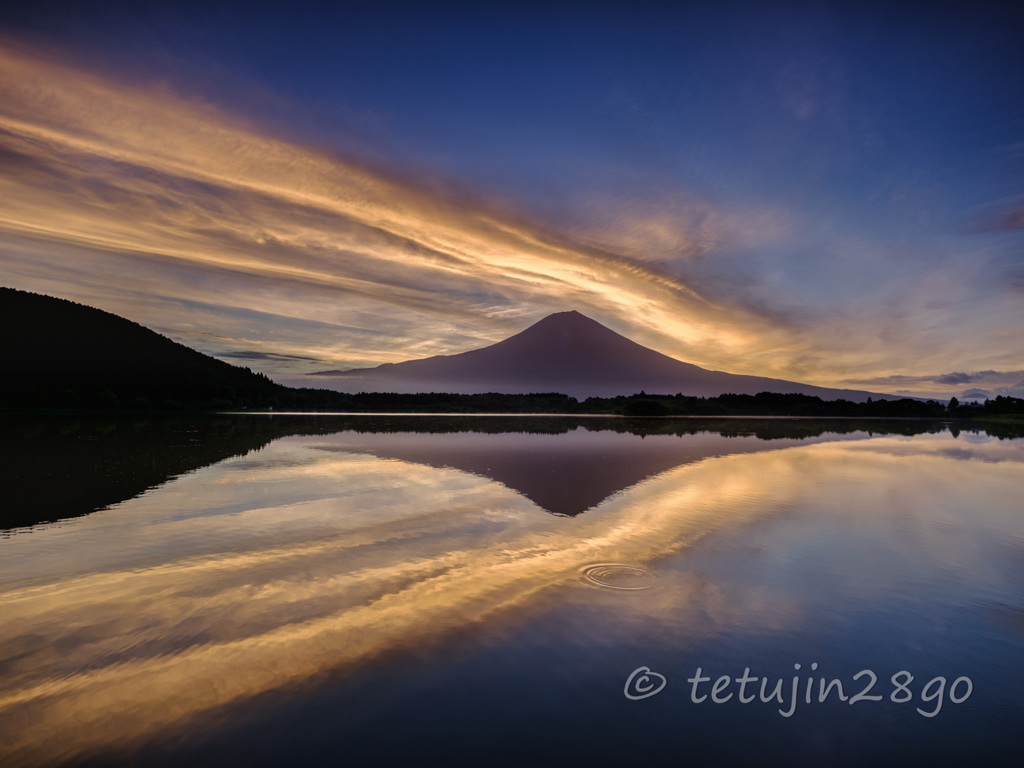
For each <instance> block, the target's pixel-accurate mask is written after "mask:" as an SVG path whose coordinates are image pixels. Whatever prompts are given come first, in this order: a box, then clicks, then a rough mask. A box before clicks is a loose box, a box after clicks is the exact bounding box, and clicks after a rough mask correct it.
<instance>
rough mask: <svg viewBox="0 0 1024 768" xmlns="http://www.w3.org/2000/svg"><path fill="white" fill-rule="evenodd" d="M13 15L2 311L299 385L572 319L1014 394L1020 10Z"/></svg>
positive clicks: (917, 389) (747, 364) (100, 11)
mask: <svg viewBox="0 0 1024 768" xmlns="http://www.w3.org/2000/svg"><path fill="white" fill-rule="evenodd" d="M15 5H16V4H13V3H11V4H5V7H4V8H3V9H2V10H0V201H2V203H0V284H2V285H6V286H10V287H14V288H19V289H22V290H29V291H35V292H39V293H45V294H49V295H53V296H59V297H62V298H67V299H71V300H74V301H78V302H81V303H84V304H88V305H90V306H96V307H99V308H101V309H104V310H107V311H110V312H114V313H115V314H118V315H121V316H124V317H127V318H129V319H132V320H134V321H136V322H139V323H141V324H143V325H145V326H147V327H150V328H153V329H154V330H156V331H158V332H160V333H163V334H164V335H167V336H169V337H171V338H173V339H175V340H176V341H179V342H181V343H184V344H187V345H188V346H190V347H193V348H195V349H199V350H201V351H204V352H207V353H209V354H212V355H214V356H216V357H218V358H220V359H223V360H226V361H228V362H232V363H236V364H240V365H246V366H248V367H250V368H252V369H253V370H258V371H263V372H265V373H267V374H269V375H271V376H272V377H277V378H279V380H282V381H285V380H287V381H288V382H289V383H295V381H296V379H295V377H296V376H297V375H298V374H302V373H306V372H312V371H318V370H325V369H345V368H357V367H367V366H373V365H378V364H381V363H386V362H400V361H402V360H408V359H414V358H422V357H428V356H431V355H437V354H454V353H458V352H463V351H467V350H470V349H475V348H478V347H481V346H485V345H487V344H491V343H494V342H496V341H500V340H501V339H503V338H506V337H508V336H510V335H512V334H513V333H516V332H518V331H520V330H523V329H524V328H526V327H527V326H529V325H530V324H532V323H533V322H536V321H537V320H540V319H541V318H543V317H544V316H546V315H548V314H550V313H552V312H560V311H566V310H570V309H575V310H577V311H579V312H582V313H583V314H585V315H587V316H589V317H592V318H594V319H595V320H598V321H599V322H602V323H604V324H605V325H607V326H608V327H610V328H612V329H614V330H616V331H618V332H619V333H622V334H624V335H626V336H628V337H630V338H632V339H633V340H635V341H637V342H639V343H641V344H644V345H646V346H649V347H651V348H654V349H657V350H658V351H660V352H664V353H665V354H668V355H671V356H673V357H676V358H679V359H681V360H685V361H687V362H690V363H694V364H697V365H700V366H703V367H705V368H710V369H714V370H722V371H728V372H731V373H742V374H753V375H760V376H772V377H777V378H783V379H789V380H794V381H801V382H805V383H809V384H815V385H819V386H834V387H849V388H858V389H869V390H872V391H879V392H889V393H895V394H908V395H913V396H921V397H937V398H943V399H944V398H948V397H951V396H954V395H955V396H957V397H960V398H961V399H965V398H966V399H971V398H985V397H992V396H995V395H999V394H1003V395H1012V396H1016V397H1024V331H1022V329H1024V53H1021V46H1020V38H1019V31H1020V29H1022V28H1024V11H1022V10H1012V9H1009V8H1008V7H1007V6H1005V5H1004V4H986V3H972V4H941V3H928V4H916V3H886V4H872V3H856V4H854V3H829V2H815V3H771V4H765V3H730V2H708V3H704V2H679V3H664V2H647V3H645V2H631V3H626V2H614V3H601V2H590V3H557V2H555V3H543V4H541V3H530V2H519V3H473V4H470V3H451V2H449V3H445V2H428V3H399V2H375V3H348V2H338V3H334V4H332V5H331V6H330V7H326V8H325V7H320V6H318V5H315V4H303V3H301V2H293V3H288V4H273V5H269V4H268V5H260V4H258V3H248V4H234V5H232V4H218V3H211V2H207V3H187V2H177V3H160V2H152V3H145V4H134V3H124V4H119V3H116V2H107V3H96V4H90V3H80V2H79V3H67V2H46V0H41V1H40V2H33V3H28V4H17V5H18V7H14V6H15ZM8 6H9V7H8ZM55 353H57V351H55ZM314 382H315V385H318V386H319V385H322V384H321V383H320V382H317V381H316V380H314Z"/></svg>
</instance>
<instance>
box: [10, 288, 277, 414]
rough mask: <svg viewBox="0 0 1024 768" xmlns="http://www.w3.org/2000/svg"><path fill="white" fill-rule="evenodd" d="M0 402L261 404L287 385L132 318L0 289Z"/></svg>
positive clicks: (103, 404)
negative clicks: (0, 346) (0, 348)
mask: <svg viewBox="0 0 1024 768" xmlns="http://www.w3.org/2000/svg"><path fill="white" fill-rule="evenodd" d="M0 328H3V354H2V356H0V406H6V407H22V406H31V407H40V406H44V407H45V406H63V407H68V406H82V407H140V408H142V407H157V408H162V407H173V408H177V407H201V408H206V407H228V406H236V405H242V404H248V405H263V404H265V402H266V401H267V400H268V398H270V399H272V398H273V397H274V396H275V395H278V394H280V393H281V392H286V391H287V390H286V388H285V387H282V386H281V385H279V384H275V383H274V382H272V381H270V379H269V378H267V377H266V376H264V375H263V374H258V373H253V372H252V371H250V370H249V369H248V368H239V367H237V366H234V365H230V364H228V363H225V362H222V361H220V360H216V359H214V358H212V357H209V356H208V355H204V354H202V353H201V352H197V351H195V350H194V349H189V348H188V347H185V346H183V345H181V344H178V343H177V342H175V341H172V340H171V339H168V338H167V337H165V336H161V335H160V334H158V333H156V332H155V331H151V330H150V329H148V328H145V327H143V326H141V325H139V324H138V323H134V322H132V321H131V320H126V319H124V318H122V317H118V316H117V315H113V314H110V313H109V312H104V311H102V310H99V309H94V308H93V307H86V306H83V305H81V304H76V303H75V302H72V301H66V300H64V299H58V298H54V297H52V296H42V295H40V294H36V293H28V292H26V291H19V290H15V289H13V288H0Z"/></svg>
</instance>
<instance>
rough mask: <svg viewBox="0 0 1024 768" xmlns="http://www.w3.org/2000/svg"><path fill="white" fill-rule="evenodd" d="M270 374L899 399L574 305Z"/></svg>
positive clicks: (599, 390)
mask: <svg viewBox="0 0 1024 768" xmlns="http://www.w3.org/2000/svg"><path fill="white" fill-rule="evenodd" d="M277 380H278V381H280V382H281V383H284V384H288V385H290V386H305V387H310V386H315V387H327V388H329V389H334V390H337V391H339V392H371V391H378V392H400V393H415V392H451V393H458V394H475V393H482V392H502V393H508V394H520V393H530V392H561V393H564V394H567V395H569V396H571V397H575V398H579V399H584V398H587V397H614V396H617V395H630V394H634V393H637V392H649V393H659V394H676V393H681V394H684V395H688V396H694V397H715V396H717V395H721V394H725V393H733V394H749V395H753V394H757V393H758V392H778V393H786V394H788V393H798V394H805V395H813V396H817V397H821V398H823V399H826V400H835V399H839V398H843V399H846V400H851V401H853V402H864V401H865V400H867V398H868V397H871V398H876V399H878V398H881V399H892V400H896V399H899V397H898V396H896V395H886V394H879V393H877V392H865V391H861V390H849V389H830V388H827V387H817V386H813V385H810V384H801V383H799V382H792V381H785V380H782V379H771V378H766V377H761V376H744V375H737V374H731V373H725V372H722V371H709V370H707V369H705V368H700V367H698V366H696V365H692V364H691V363H685V362H683V361H681V360H676V359H675V358H672V357H669V356H667V355H663V354H661V353H660V352H656V351H655V350H653V349H649V348H647V347H644V346H642V345H640V344H637V343H636V342H634V341H631V340H630V339H627V338H626V337H625V336H622V335H620V334H618V333H616V332H615V331H613V330H611V329H610V328H607V327H605V326H603V325H601V324H600V323H598V322H597V321H595V320H592V319H590V318H589V317H586V316H585V315H582V314H580V313H579V312H575V311H570V312H558V313H555V314H552V315H548V316H547V317H545V318H544V319H543V320H540V321H539V322H537V323H535V324H534V325H532V326H530V327H529V328H527V329H526V330H524V331H522V332H520V333H517V334H515V335H514V336H511V337H509V338H507V339H505V340H504V341H500V342H498V343H496V344H492V345H490V346H487V347H483V348H481V349H475V350H471V351H469V352H463V353H461V354H457V355H439V356H436V357H428V358H424V359H422V360H409V361H406V362H403V363H387V364H385V365H381V366H378V367H376V368H360V369H353V370H348V371H320V372H317V373H313V374H308V375H306V376H303V377H278V378H277Z"/></svg>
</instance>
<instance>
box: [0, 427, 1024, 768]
mask: <svg viewBox="0 0 1024 768" xmlns="http://www.w3.org/2000/svg"><path fill="white" fill-rule="evenodd" d="M329 439H330V438H324V437H317V438H288V439H285V440H281V441H278V442H276V443H273V444H272V445H271V446H269V447H268V448H266V449H264V450H263V451H261V452H259V453H257V454H255V455H254V456H251V457H248V458H245V459H237V460H229V461H227V462H223V463H222V464H220V465H216V466H215V467H211V468H208V469H205V470H201V471H199V472H196V473H193V474H191V475H187V476H184V477H181V478H179V479H178V480H176V481H173V482H172V483H169V484H168V485H166V486H164V487H162V488H160V489H158V490H156V491H153V492H150V493H149V494H146V495H144V496H142V497H140V498H138V499H134V500H131V501H128V502H125V503H123V504H121V505H118V506H117V507H115V508H113V509H111V510H108V511H107V512H104V513H99V514H97V515H94V516H92V517H90V518H88V519H86V520H83V521H78V522H77V523H76V524H75V525H73V526H68V527H66V528H57V529H50V530H47V531H40V532H37V533H36V534H35V535H32V536H21V537H16V538H12V539H9V540H5V541H3V542H0V546H2V547H3V548H4V553H3V554H4V557H3V559H2V561H0V562H2V563H3V572H2V573H3V578H4V581H5V582H6V587H5V588H4V591H3V593H2V594H0V603H2V605H0V610H2V611H3V615H4V622H3V625H2V626H0V648H2V649H3V651H4V653H3V655H4V656H5V657H7V658H8V659H10V661H9V662H8V663H7V667H6V668H5V675H4V682H3V688H2V689H0V729H2V732H3V733H4V735H5V738H6V739H7V742H8V744H9V745H10V746H9V747H8V749H9V750H11V751H12V753H13V755H14V757H15V762H17V760H19V759H24V760H26V761H32V760H36V759H60V758H67V757H70V756H72V755H75V754H79V753H87V752H88V751H89V750H92V749H103V748H116V747H117V745H119V744H121V743H131V742H132V741H133V740H136V739H138V738H140V737H141V736H143V735H144V734H147V733H150V732H152V731H153V730H154V729H158V728H162V727H172V726H173V725H174V724H175V723H177V722H178V721H180V720H182V719H183V718H190V717H192V716H194V715H197V714H200V713H202V712H203V711H205V710H208V709H210V708H212V707H216V706H219V705H224V704H227V703H230V702H233V701H239V700H243V699H245V698H248V697H251V696H253V695H256V694H258V693H260V692H262V691H266V690H270V689H275V688H280V687H282V686H290V685H299V684H302V683H304V682H306V681H308V680H310V679H311V678H313V677H315V676H316V675H318V674H320V673H323V672H326V671H329V670H342V671H343V670H345V669H346V668H349V667H350V666H351V665H359V664H363V663H366V662H367V661H369V660H370V659H372V658H373V657H375V656H376V655H377V654H379V653H381V652H384V651H387V650H400V649H404V648H408V647H410V646H412V645H420V644H422V643H429V642H433V641H435V640H439V639H441V638H443V637H444V636H445V634H446V633H447V632H448V631H449V630H452V629H457V628H460V627H466V626H471V625H474V624H478V625H480V626H489V627H494V628H500V627H501V625H502V623H503V622H504V621H505V620H506V619H503V618H502V617H503V616H507V615H509V614H508V613H507V612H508V611H510V610H512V609H519V610H516V611H513V613H520V612H521V611H523V610H529V609H530V608H531V606H533V607H536V606H537V605H540V604H544V603H545V602H548V600H549V599H550V596H551V594H552V593H551V592H550V590H551V588H553V587H557V586H566V585H572V584H574V583H577V582H578V581H579V579H580V573H581V568H582V567H583V566H585V565H586V564H588V563H594V562H622V563H636V564H645V565H646V566H647V567H649V568H652V569H653V570H654V571H655V572H659V571H660V572H661V575H660V576H659V588H657V589H653V590H648V591H645V592H644V593H643V595H644V598H643V601H642V603H637V605H636V606H635V607H634V608H631V607H628V606H621V609H622V611H623V613H622V614H621V615H622V616H623V617H626V616H628V615H629V612H630V611H635V610H639V611H641V612H642V613H643V614H644V615H646V616H647V618H648V619H649V622H648V623H649V624H650V625H651V626H652V631H672V628H673V627H675V628H678V627H679V626H681V623H685V622H688V621H693V622H695V623H696V624H697V625H698V626H696V627H695V628H692V629H691V630H690V631H692V632H694V633H696V634H701V633H714V632H715V631H718V629H719V628H723V627H732V626H739V625H744V626H748V627H750V626H760V627H762V628H764V629H767V630H772V629H782V628H784V627H790V626H793V625H797V624H798V623H799V621H800V617H801V615H802V611H803V609H802V608H801V606H800V602H799V599H798V598H799V595H791V596H790V597H789V598H787V597H786V596H782V597H781V598H780V596H779V595H775V596H774V598H772V597H771V596H770V595H767V594H764V593H763V592H758V591H757V590H754V591H752V592H749V593H746V592H745V593H744V594H743V595H741V596H739V597H737V596H735V595H732V594H730V593H728V592H727V591H725V590H723V588H722V586H721V585H720V584H716V583H713V582H711V583H707V582H706V580H702V579H701V578H698V577H695V576H694V574H692V573H689V574H688V573H686V572H685V569H684V570H683V571H680V570H679V568H678V565H672V563H673V562H676V563H678V562H679V561H678V556H679V553H680V552H682V551H685V550H686V549H687V548H688V547H689V546H690V545H692V544H693V543H695V542H697V541H698V540H700V539H701V538H703V537H705V536H706V535H707V534H709V533H711V532H713V531H718V530H721V531H723V532H729V533H730V534H739V533H740V532H741V531H742V529H743V528H744V527H745V526H747V525H748V524H750V523H752V522H754V521H757V520H761V519H767V517H768V516H770V515H773V514H777V513H779V512H782V511H785V512H787V513H788V514H794V513H796V512H798V511H803V513H805V514H806V513H808V511H810V512H812V513H814V514H818V513H823V514H834V515H837V516H838V518H839V519H850V520H858V519H859V520H861V521H862V522H861V523H860V524H861V525H864V524H865V523H864V522H863V520H865V519H869V518H877V517H878V516H883V517H884V516H886V515H893V514H899V513H901V511H902V512H906V513H908V514H913V515H916V516H918V517H919V518H920V517H922V515H923V516H925V517H927V518H928V519H936V520H940V521H947V522H948V521H953V522H955V521H956V520H957V519H958V515H959V516H961V517H962V515H963V510H962V509H961V505H962V504H963V502H964V499H963V498H960V497H961V496H965V495H967V494H968V493H969V494H970V495H971V503H972V507H971V508H972V509H982V510H993V509H994V510H996V513H995V515H994V516H993V515H992V514H989V517H990V519H989V520H988V521H987V522H988V523H989V524H990V525H993V526H996V527H999V526H1012V525H1014V524H1015V523H1014V522H1013V521H1014V520H1016V517H1011V516H1007V515H1003V514H1002V512H1000V510H1006V509H1010V508H1011V507H1010V503H1011V502H1014V501H1015V500H1016V497H1017V496H1016V495H1017V494H1018V493H1019V489H1020V482H1019V478H1018V477H1017V474H1019V473H1018V472H1017V470H1016V467H1015V466H1014V465H1015V464H1016V463H1019V462H1020V461H1021V460H1022V458H1024V457H1022V453H1024V447H1022V446H1021V445H1020V444H1019V441H1018V442H1014V443H1005V442H1004V443H996V442H994V441H992V442H989V443H975V444H974V445H972V450H973V451H976V452H977V453H978V454H979V455H985V456H987V457H989V458H994V457H996V456H1003V457H1004V460H1003V461H1002V462H1001V463H996V462H991V463H985V464H979V463H978V462H977V461H973V460H971V461H964V460H960V459H957V460H950V459H949V458H946V457H945V456H944V454H943V452H944V451H945V450H946V449H948V448H949V447H950V444H951V443H952V438H950V437H949V436H941V437H935V438H915V439H913V440H910V439H902V438H883V439H877V440H872V441H864V442H860V443H834V444H818V445H809V446H805V447H801V448H795V449H786V450H777V451H769V452H766V453H762V454H753V455H734V456H728V457H724V458H719V459H713V460H710V461H706V462H703V463H701V464H697V465H690V466H685V467H681V468H679V469H676V470H672V471H670V472H667V473H665V474H663V475H660V476H658V477H655V478H652V479H650V480H647V481H645V482H644V483H641V484H640V485H638V486H635V487H634V488H633V489H631V490H630V491H629V492H628V493H624V494H621V495H619V496H617V497H614V498H612V499H609V500H608V501H607V502H605V503H604V504H603V505H601V507H599V508H597V509H595V510H593V511H591V512H590V513H588V514H587V515H586V516H584V517H582V518H576V519H571V520H570V519H564V518H553V517H550V516H548V515H545V514H543V513H541V512H539V510H537V509H536V508H535V507H533V506H532V505H531V504H529V503H528V502H526V501H525V500H523V499H521V498H519V497H516V496H515V495H513V494H511V493H509V492H508V491H507V490H506V489H504V488H502V487H501V486H499V485H497V484H495V483H489V482H486V481H483V480H481V479H480V478H477V477H474V476H471V475H467V474H464V473H461V472H456V471H452V470H439V469H434V468H428V467H423V466H418V465H412V464H407V463H404V462H399V461H392V460H379V459H373V458H369V457H366V456H360V455H345V454H337V453H335V452H325V451H322V450H316V449H315V446H319V445H323V444H324V443H325V441H328V440H329ZM254 458H255V459H256V460H257V461H254V460H253V459H254ZM894 468H895V470H896V471H894ZM968 475H970V476H971V477H972V478H973V482H971V483H967V482H966V477H967V476H968ZM979 478H980V480H981V482H979ZM961 480H964V482H961ZM979 488H980V489H982V490H981V491H980V495H979ZM822 489H829V491H828V493H827V494H826V495H825V496H823V495H822ZM957 489H961V490H959V491H958V490H957ZM967 489H970V490H967ZM1000 505H1002V506H1000ZM922 510H923V511H922ZM865 516H869V518H865ZM1018 527H1019V525H1018ZM919 528H920V530H919V529H918V528H912V529H911V532H912V533H913V534H914V536H916V537H917V538H918V539H920V540H923V541H925V542H926V544H927V547H926V549H927V551H929V552H939V551H942V552H945V554H944V555H943V556H946V557H948V558H950V560H951V561H955V562H956V563H957V565H958V567H965V568H968V567H971V566H972V565H974V563H973V562H972V561H971V558H974V557H981V556H982V554H981V553H979V551H977V550H976V549H972V548H970V547H963V546H953V542H951V541H950V540H949V537H948V536H946V537H945V538H942V537H941V536H939V537H938V539H936V540H935V541H932V540H930V539H928V538H927V536H926V534H928V535H931V533H930V530H929V529H928V527H927V526H923V524H922V526H919ZM673 558H676V560H674V559H673ZM614 597H620V596H618V595H615V596H611V597H609V596H607V595H603V593H600V590H588V589H585V588H582V587H581V588H580V591H577V592H574V591H573V590H569V594H568V595H566V596H565V599H566V600H567V601H569V602H573V601H575V602H579V601H581V600H583V601H587V602H588V604H590V605H593V604H594V603H593V601H598V602H600V601H602V600H604V601H607V600H611V599H613V598H614ZM758 605H760V607H758ZM641 606H642V607H641ZM603 623H607V622H603ZM659 627H660V629H658V628H659ZM593 631H594V633H595V637H598V636H603V635H604V634H609V635H610V636H614V634H615V632H616V631H617V630H616V629H615V628H614V627H605V626H601V624H600V623H599V624H598V625H596V626H595V627H594V628H593ZM39 638H45V642H39ZM54 649H59V652H55V650H54ZM58 734H59V735H60V738H59V739H57V738H56V736H57V735H58Z"/></svg>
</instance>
